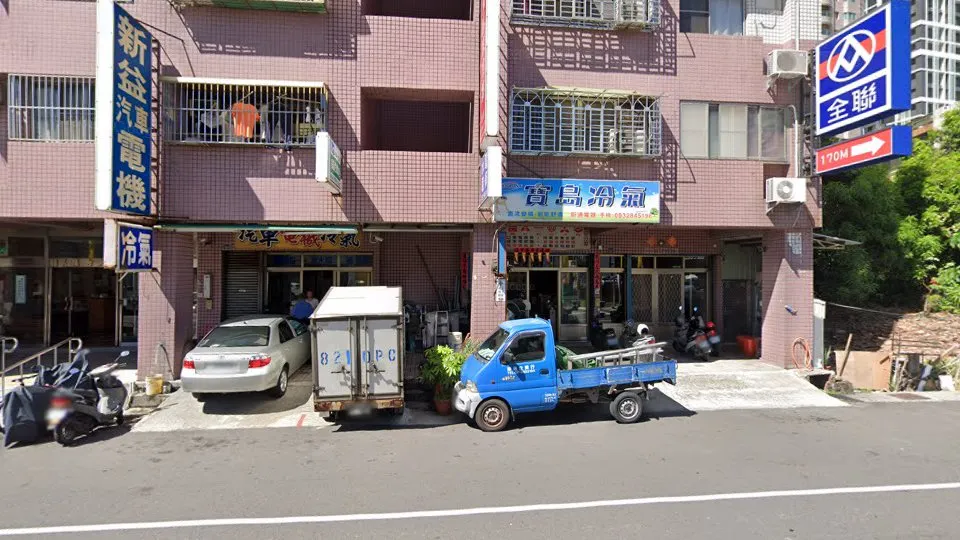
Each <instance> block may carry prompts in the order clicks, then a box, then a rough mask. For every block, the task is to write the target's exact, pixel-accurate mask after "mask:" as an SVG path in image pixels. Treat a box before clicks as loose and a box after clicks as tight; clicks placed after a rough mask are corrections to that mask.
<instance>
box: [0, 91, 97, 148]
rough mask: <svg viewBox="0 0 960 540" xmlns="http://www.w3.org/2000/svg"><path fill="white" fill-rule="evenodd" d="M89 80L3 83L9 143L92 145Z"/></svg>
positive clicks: (92, 93)
mask: <svg viewBox="0 0 960 540" xmlns="http://www.w3.org/2000/svg"><path fill="white" fill-rule="evenodd" d="M93 108H94V88H93V78H88V77H51V76H34V75H10V76H9V77H8V80H7V114H8V128H7V131H8V135H9V137H10V139H11V140H28V141H92V140H93Z"/></svg>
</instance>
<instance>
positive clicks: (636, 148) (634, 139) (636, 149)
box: [621, 127, 647, 154]
mask: <svg viewBox="0 0 960 540" xmlns="http://www.w3.org/2000/svg"><path fill="white" fill-rule="evenodd" d="M621 137H622V140H624V141H630V148H629V149H627V148H624V149H623V151H624V152H630V153H633V154H646V153H647V133H646V130H644V129H643V128H642V127H639V128H636V129H625V130H624V132H623V135H621Z"/></svg>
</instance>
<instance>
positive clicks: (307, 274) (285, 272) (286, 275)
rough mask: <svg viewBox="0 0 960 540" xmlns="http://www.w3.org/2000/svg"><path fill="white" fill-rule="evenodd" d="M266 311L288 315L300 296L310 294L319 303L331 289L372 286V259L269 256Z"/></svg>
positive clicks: (361, 256)
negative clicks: (335, 287)
mask: <svg viewBox="0 0 960 540" xmlns="http://www.w3.org/2000/svg"><path fill="white" fill-rule="evenodd" d="M266 257H267V262H266V264H267V267H266V271H267V272H266V274H267V275H266V292H265V296H266V298H265V302H264V304H265V308H266V311H267V312H268V313H272V314H278V315H279V314H287V313H290V308H291V307H292V306H293V304H295V303H296V301H297V299H298V298H299V297H300V295H303V294H306V293H307V291H312V292H313V296H314V297H315V298H316V299H317V300H320V299H322V298H323V296H324V295H325V294H327V291H329V290H330V287H333V286H340V287H351V286H365V285H372V282H373V255H369V254H350V255H337V254H325V253H313V254H311V253H306V254H299V253H298V254H273V253H271V254H268V255H267V256H266Z"/></svg>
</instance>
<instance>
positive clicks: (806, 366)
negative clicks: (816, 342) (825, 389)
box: [790, 338, 811, 370]
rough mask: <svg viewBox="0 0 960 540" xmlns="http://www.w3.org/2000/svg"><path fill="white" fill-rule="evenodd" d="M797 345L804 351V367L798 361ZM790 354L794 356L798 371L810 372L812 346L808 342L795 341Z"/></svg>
mask: <svg viewBox="0 0 960 540" xmlns="http://www.w3.org/2000/svg"><path fill="white" fill-rule="evenodd" d="M797 345H800V349H801V350H802V351H803V365H801V364H800V362H799V361H798V360H797ZM790 354H791V355H792V356H793V365H794V366H796V368H797V369H806V370H809V369H810V368H811V356H810V344H808V343H807V340H805V339H803V338H797V339H795V340H793V347H791V350H790Z"/></svg>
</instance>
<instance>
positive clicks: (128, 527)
mask: <svg viewBox="0 0 960 540" xmlns="http://www.w3.org/2000/svg"><path fill="white" fill-rule="evenodd" d="M952 489H960V482H949V483H943V484H902V485H891V486H862V487H840V488H823V489H795V490H784V491H754V492H744V493H715V494H711V495H686V496H674V497H644V498H640V499H614V500H604V501H584V502H571V503H547V504H529V505H522V506H488V507H480V508H461V509H451V510H422V511H413V512H386V513H381V514H341V515H330V516H290V517H263V518H224V519H190V520H183V521H147V522H140V523H101V524H96V525H63V526H56V527H24V528H19V529H0V536H21V535H39V534H76V533H91V532H94V533H95V532H111V531H121V532H123V531H141V530H146V529H183V528H194V527H231V526H244V525H293V524H301V523H343V522H357V521H382V520H399V519H422V518H445V517H457V516H474V515H482V514H517V513H523V512H555V511H560V510H582V509H585V508H602V507H615V506H642V505H649V504H678V503H696V502H712V501H733V500H744V499H772V498H786V497H818V496H822V495H847V494H866V493H893V492H911V491H935V490H952Z"/></svg>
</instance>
